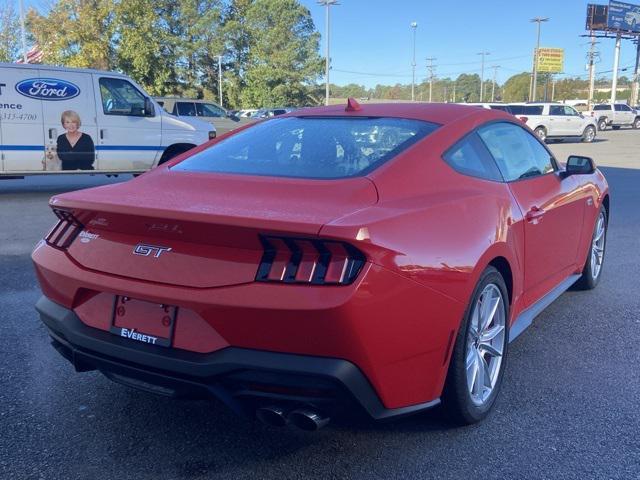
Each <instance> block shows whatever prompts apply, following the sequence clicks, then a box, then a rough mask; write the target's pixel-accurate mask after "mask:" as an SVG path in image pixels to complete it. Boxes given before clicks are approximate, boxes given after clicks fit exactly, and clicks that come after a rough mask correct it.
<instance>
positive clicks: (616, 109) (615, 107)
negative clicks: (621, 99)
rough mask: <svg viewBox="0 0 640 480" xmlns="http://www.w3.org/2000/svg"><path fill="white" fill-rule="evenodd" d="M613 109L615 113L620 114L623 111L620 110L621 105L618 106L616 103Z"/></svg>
mask: <svg viewBox="0 0 640 480" xmlns="http://www.w3.org/2000/svg"><path fill="white" fill-rule="evenodd" d="M613 109H614V110H615V111H616V112H622V111H623V110H622V105H620V104H619V103H616V104H615V105H614V106H613Z"/></svg>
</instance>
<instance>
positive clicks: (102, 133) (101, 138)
mask: <svg viewBox="0 0 640 480" xmlns="http://www.w3.org/2000/svg"><path fill="white" fill-rule="evenodd" d="M106 134H107V132H106V130H105V129H104V128H101V129H100V140H104V137H105V136H106Z"/></svg>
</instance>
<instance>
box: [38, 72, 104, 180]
mask: <svg viewBox="0 0 640 480" xmlns="http://www.w3.org/2000/svg"><path fill="white" fill-rule="evenodd" d="M40 77H41V78H42V80H43V81H44V82H48V84H49V85H50V86H51V88H52V89H57V91H58V95H57V96H51V97H49V98H47V97H45V98H43V99H42V118H43V126H44V144H45V168H46V170H48V171H56V170H78V169H82V170H85V169H86V170H94V169H95V168H96V166H95V156H96V150H95V145H96V141H97V139H98V136H97V133H98V130H97V126H96V106H95V102H94V101H93V99H94V94H93V82H92V79H91V74H90V73H83V72H74V71H71V70H69V71H43V70H41V71H40ZM63 113H65V118H67V120H69V119H71V118H78V120H79V125H77V129H78V130H79V131H80V132H81V133H84V134H86V135H88V136H89V137H90V138H91V142H87V141H82V142H81V143H78V144H76V145H74V147H73V149H72V150H69V147H70V143H69V141H68V140H67V139H66V138H65V137H66V133H67V130H65V128H64V126H63V124H62V114H63ZM85 140H86V139H85ZM92 144H93V148H92V147H91V145H92ZM58 147H60V151H58Z"/></svg>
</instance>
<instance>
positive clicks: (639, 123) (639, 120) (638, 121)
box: [631, 117, 640, 130]
mask: <svg viewBox="0 0 640 480" xmlns="http://www.w3.org/2000/svg"><path fill="white" fill-rule="evenodd" d="M631 126H632V127H633V128H635V129H636V130H637V129H638V128H640V117H636V118H635V119H634V120H633V124H632V125H631Z"/></svg>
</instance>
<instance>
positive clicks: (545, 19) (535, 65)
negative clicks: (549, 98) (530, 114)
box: [530, 17, 549, 102]
mask: <svg viewBox="0 0 640 480" xmlns="http://www.w3.org/2000/svg"><path fill="white" fill-rule="evenodd" d="M548 21H549V17H536V18H532V19H531V20H530V22H532V23H537V24H538V40H537V42H536V51H535V54H534V56H533V88H532V91H531V101H532V102H535V101H536V88H537V84H538V51H539V50H540V24H541V23H542V22H548Z"/></svg>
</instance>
